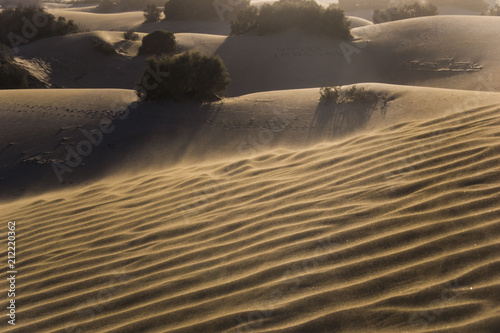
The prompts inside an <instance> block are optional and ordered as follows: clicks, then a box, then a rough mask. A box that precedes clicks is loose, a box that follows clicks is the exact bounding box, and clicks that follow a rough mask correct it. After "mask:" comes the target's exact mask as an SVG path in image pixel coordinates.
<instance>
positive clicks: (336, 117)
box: [308, 95, 392, 142]
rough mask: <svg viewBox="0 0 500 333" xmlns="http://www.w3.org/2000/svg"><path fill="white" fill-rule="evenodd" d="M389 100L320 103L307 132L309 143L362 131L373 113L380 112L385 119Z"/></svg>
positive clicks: (381, 98)
mask: <svg viewBox="0 0 500 333" xmlns="http://www.w3.org/2000/svg"><path fill="white" fill-rule="evenodd" d="M390 100H392V98H387V97H385V96H383V97H378V96H376V95H371V96H370V98H369V99H368V100H366V101H351V102H339V103H336V102H330V103H325V102H322V101H320V103H319V104H318V107H317V109H316V113H315V114H314V118H313V121H312V124H311V127H310V130H309V135H308V140H309V142H315V141H321V140H324V139H332V138H338V137H342V136H345V135H348V134H351V133H353V132H355V131H357V130H359V129H362V128H363V127H365V125H366V124H367V122H368V121H369V120H370V118H371V116H372V114H373V113H374V112H375V111H380V112H381V113H382V116H383V117H385V112H386V105H387V103H388V102H389V101H390Z"/></svg>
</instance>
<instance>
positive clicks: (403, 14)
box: [373, 2, 439, 23]
mask: <svg viewBox="0 0 500 333" xmlns="http://www.w3.org/2000/svg"><path fill="white" fill-rule="evenodd" d="M438 14H439V12H438V8H437V7H436V6H434V5H433V4H431V3H427V4H424V5H423V4H421V3H419V2H415V3H414V4H412V5H404V6H403V7H398V8H396V7H391V8H389V9H387V10H382V11H381V10H378V9H377V10H375V11H374V12H373V23H383V22H389V21H398V20H404V19H408V18H413V17H422V16H433V15H438Z"/></svg>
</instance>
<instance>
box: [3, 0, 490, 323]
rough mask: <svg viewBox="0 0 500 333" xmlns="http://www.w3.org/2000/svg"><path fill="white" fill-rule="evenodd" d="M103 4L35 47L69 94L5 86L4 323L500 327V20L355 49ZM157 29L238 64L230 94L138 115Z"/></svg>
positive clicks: (366, 33) (362, 42)
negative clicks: (111, 9) (11, 254)
mask: <svg viewBox="0 0 500 333" xmlns="http://www.w3.org/2000/svg"><path fill="white" fill-rule="evenodd" d="M257 2H262V1H257ZM86 10H88V8H83V7H82V8H80V9H75V8H70V7H68V8H65V5H64V4H61V5H53V6H50V11H51V12H52V13H54V14H56V15H58V16H59V15H61V16H65V17H66V18H67V19H73V20H75V21H76V22H77V23H78V24H80V25H81V26H82V27H84V28H87V29H89V30H92V31H90V32H85V33H80V34H75V35H69V36H60V37H53V38H47V39H43V40H39V41H36V42H33V43H30V44H28V45H25V46H22V47H20V50H19V52H18V53H17V54H16V61H17V62H18V63H19V64H20V65H22V66H23V67H25V68H26V69H28V70H29V71H30V73H31V75H32V78H31V79H32V80H35V81H37V82H39V86H40V87H52V88H62V87H64V88H66V89H29V90H0V101H1V103H0V207H1V213H2V220H4V221H5V222H7V221H9V220H15V221H16V238H17V239H16V241H17V251H16V260H17V264H16V265H17V267H16V269H17V270H18V271H19V272H18V274H17V275H16V286H17V294H16V326H11V325H7V324H6V323H5V322H4V323H3V324H2V325H5V326H0V327H1V329H0V331H2V332H4V331H5V332H20V333H21V332H22V333H24V332H26V333H32V332H60V333H71V332H73V333H82V332H96V333H102V332H127V333H128V332H130V333H137V332H141V333H142V332H189V333H192V332H214V333H215V332H248V333H250V332H255V333H256V332H297V333H304V332H308V333H309V332H313V333H316V332H328V333H330V332H349V333H351V332H360V333H361V332H362V333H365V332H381V333H382V332H383V333H387V332H389V333H392V332H394V333H396V332H397V333H399V332H410V333H424V332H443V333H444V332H450V333H451V332H453V333H457V332H459V333H462V332H464V333H469V332H474V333H476V332H479V333H496V332H497V331H498V328H499V327H500V315H499V314H500V302H499V300H500V275H499V269H500V265H499V263H500V259H499V258H500V238H499V235H500V233H499V231H500V200H499V199H500V163H499V162H500V93H499V92H498V91H500V83H499V82H498V80H496V77H497V76H498V74H500V66H499V63H498V59H497V58H498V56H497V55H498V54H499V51H500V42H499V41H498V35H499V34H500V18H498V17H474V16H439V17H428V18H418V19H410V20H403V21H398V22H390V23H385V24H380V25H373V24H370V22H368V21H366V20H363V19H360V18H351V20H352V23H351V24H352V26H353V27H354V26H356V28H353V29H352V34H353V36H354V40H353V41H352V42H348V43H347V42H339V41H332V40H331V39H327V38H323V37H314V36H310V35H307V34H304V33H302V32H300V31H297V30H290V31H287V32H283V33H279V34H276V35H268V36H257V35H256V34H252V33H249V34H246V35H243V36H237V37H228V35H229V25H228V24H227V23H225V22H220V21H205V22H191V21H184V22H175V21H172V22H158V23H154V24H143V23H142V21H143V16H142V12H131V13H120V14H96V13H90V12H87V11H86ZM159 28H161V29H166V30H171V31H173V32H175V34H176V38H177V41H178V44H179V49H180V51H199V52H202V53H204V54H209V55H210V54H216V55H219V56H220V57H221V58H222V59H223V61H224V63H225V64H226V66H227V68H228V71H229V74H230V76H231V78H232V83H231V85H230V86H229V88H228V90H227V95H228V96H229V97H228V98H224V99H222V100H220V101H217V102H213V103H202V104H200V103H194V102H172V101H161V102H158V101H157V102H147V103H137V96H136V92H135V91H134V90H132V89H133V87H134V85H135V84H136V82H137V80H138V79H139V78H140V74H141V73H142V71H143V70H144V61H145V57H144V56H137V51H138V47H139V46H140V42H139V41H137V42H129V41H125V40H124V37H123V32H124V31H126V30H128V29H133V30H134V31H137V32H139V35H140V36H141V37H142V36H144V35H145V34H146V33H147V32H150V31H153V30H155V29H159ZM99 44H107V45H110V46H112V47H113V48H114V50H115V51H116V54H112V55H105V54H103V53H102V52H101V51H99V49H98V47H97V45H99ZM331 85H343V86H342V90H341V92H342V93H345V92H346V91H348V90H349V89H351V88H353V87H354V85H355V86H356V88H357V89H358V91H362V93H361V98H357V99H356V101H348V102H345V103H339V104H330V105H325V104H324V103H320V101H319V97H320V87H322V86H331ZM72 88H78V89H72ZM117 88H124V89H117ZM358 97H359V96H358ZM363 97H364V98H363ZM4 231H6V229H5V230H4ZM0 243H1V244H2V246H3V247H4V249H5V248H7V240H6V238H2V241H0ZM8 288H9V286H8V285H7V284H6V283H4V284H2V285H1V286H0V293H2V295H4V297H5V295H7V290H8ZM9 297H10V296H9ZM4 309H5V308H4ZM5 313H7V312H5ZM5 313H4V314H5ZM4 319H5V318H4Z"/></svg>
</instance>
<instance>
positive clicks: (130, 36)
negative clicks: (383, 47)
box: [123, 30, 139, 41]
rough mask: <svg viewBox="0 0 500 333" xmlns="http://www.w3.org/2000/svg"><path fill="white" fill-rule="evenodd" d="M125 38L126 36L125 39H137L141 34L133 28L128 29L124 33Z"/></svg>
mask: <svg viewBox="0 0 500 333" xmlns="http://www.w3.org/2000/svg"><path fill="white" fill-rule="evenodd" d="M123 38H125V40H132V41H135V40H139V35H138V34H136V33H135V32H134V31H133V30H128V31H125V32H124V33H123Z"/></svg>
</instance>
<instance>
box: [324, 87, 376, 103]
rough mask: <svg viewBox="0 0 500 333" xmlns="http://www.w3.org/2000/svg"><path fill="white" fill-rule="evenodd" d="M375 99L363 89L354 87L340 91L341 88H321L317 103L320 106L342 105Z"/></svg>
mask: <svg viewBox="0 0 500 333" xmlns="http://www.w3.org/2000/svg"><path fill="white" fill-rule="evenodd" d="M374 98H375V96H374V95H373V94H371V93H368V92H367V91H365V89H364V88H358V87H356V86H355V85H354V86H352V87H351V89H349V90H346V91H342V86H332V87H322V88H321V89H320V98H319V101H320V103H321V104H324V105H329V104H342V103H353V102H368V101H371V100H373V99H374Z"/></svg>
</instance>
